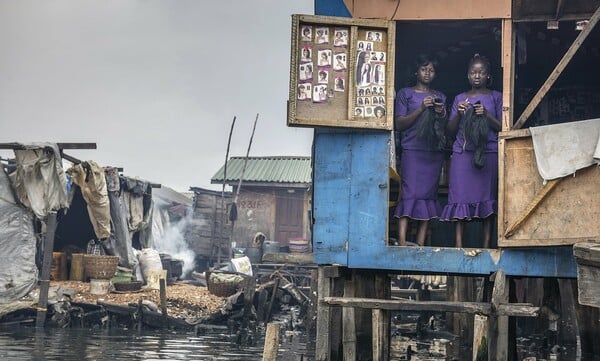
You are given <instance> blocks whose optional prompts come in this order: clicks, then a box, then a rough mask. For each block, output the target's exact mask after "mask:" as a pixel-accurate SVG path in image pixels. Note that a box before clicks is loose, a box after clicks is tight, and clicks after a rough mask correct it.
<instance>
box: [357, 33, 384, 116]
mask: <svg viewBox="0 0 600 361" xmlns="http://www.w3.org/2000/svg"><path fill="white" fill-rule="evenodd" d="M385 41H386V34H385V33H384V32H382V31H378V30H371V29H361V30H359V32H358V38H357V39H356V67H355V72H356V77H355V80H356V88H355V92H354V95H355V97H354V99H353V101H354V117H355V118H361V117H362V118H377V119H381V118H384V117H385V115H386V106H385V105H386V103H387V100H386V94H387V92H386V72H385V69H386V65H387V51H386V50H387V44H386V43H384V42H385Z"/></svg>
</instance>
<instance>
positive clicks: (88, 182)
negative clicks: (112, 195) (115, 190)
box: [68, 161, 110, 239]
mask: <svg viewBox="0 0 600 361" xmlns="http://www.w3.org/2000/svg"><path fill="white" fill-rule="evenodd" d="M68 172H69V174H70V175H71V177H72V179H73V183H75V184H77V185H78V186H79V187H80V188H81V194H82V195H83V199H85V202H86V203H87V209H88V213H89V215H90V221H91V222H92V226H94V233H95V234H96V237H97V238H98V239H105V238H108V237H110V204H109V201H108V191H107V188H106V178H105V175H104V169H102V168H101V167H100V166H99V165H98V164H96V162H94V161H88V162H84V163H80V164H75V165H74V166H72V167H71V168H70V169H69V170H68Z"/></svg>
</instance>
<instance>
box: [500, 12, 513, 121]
mask: <svg viewBox="0 0 600 361" xmlns="http://www.w3.org/2000/svg"><path fill="white" fill-rule="evenodd" d="M515 39H516V31H514V27H513V22H512V19H503V20H502V119H501V121H502V130H503V131H506V130H509V129H510V128H511V127H512V123H513V116H514V96H513V95H514V87H515V44H516V41H515Z"/></svg>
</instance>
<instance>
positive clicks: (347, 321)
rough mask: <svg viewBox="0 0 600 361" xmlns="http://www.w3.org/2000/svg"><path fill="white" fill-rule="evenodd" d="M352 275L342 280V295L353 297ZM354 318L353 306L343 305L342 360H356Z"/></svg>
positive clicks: (354, 271)
mask: <svg viewBox="0 0 600 361" xmlns="http://www.w3.org/2000/svg"><path fill="white" fill-rule="evenodd" d="M356 272H357V271H356V270H352V274H353V277H352V278H350V279H347V280H345V281H344V297H354V296H355V291H354V274H355V273H356ZM355 322H356V320H355V318H354V308H352V307H344V309H343V310H342V342H343V348H344V360H347V361H354V360H356V323H355Z"/></svg>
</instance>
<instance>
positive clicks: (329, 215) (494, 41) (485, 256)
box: [288, 0, 600, 360]
mask: <svg viewBox="0 0 600 361" xmlns="http://www.w3.org/2000/svg"><path fill="white" fill-rule="evenodd" d="M599 5H600V3H599V2H598V1H597V0H589V1H585V0H584V1H561V0H557V1H543V2H542V1H533V0H532V1H528V0H514V1H511V0H503V1H495V0H482V1H472V0H455V1H444V0H442V1H440V0H402V1H387V0H369V1H367V0H364V1H363V0H345V1H341V0H338V1H320V0H317V1H316V2H315V13H316V14H317V15H327V16H317V17H311V16H304V15H298V16H295V17H293V19H292V34H293V40H292V54H291V59H290V63H291V67H290V80H291V81H290V96H289V106H288V110H289V111H288V125H296V126H315V140H314V148H313V159H314V178H313V187H314V200H313V204H314V207H313V211H314V212H313V216H314V226H313V244H314V260H315V262H316V263H319V264H322V265H342V266H344V267H346V268H344V267H342V270H337V269H336V267H325V266H323V267H320V270H319V272H320V279H319V286H320V287H321V282H325V283H326V284H325V285H324V286H323V287H322V288H321V290H320V292H319V297H320V298H321V297H322V296H323V295H324V296H328V295H329V292H337V291H335V289H334V286H335V285H337V283H336V281H338V280H339V277H341V276H344V272H346V280H348V278H349V277H351V278H352V282H351V283H352V285H351V286H349V287H347V288H346V290H347V291H348V292H347V293H346V292H345V294H346V295H349V296H348V297H347V298H346V299H345V300H339V299H337V298H336V297H331V299H328V298H327V297H324V298H325V299H328V300H327V301H325V300H324V299H321V302H320V303H319V304H327V303H328V304H330V305H336V306H337V305H343V306H345V307H358V308H373V309H376V310H374V311H373V339H372V342H373V346H374V348H373V352H374V353H373V358H376V357H375V352H379V353H378V354H377V357H378V359H386V358H385V354H384V352H385V350H387V345H386V344H385V340H387V337H386V332H387V331H386V328H385V322H386V317H387V316H386V315H388V314H387V313H386V312H385V311H384V310H383V309H384V308H385V309H386V310H392V309H394V310H401V309H407V307H408V306H406V304H400V303H394V302H393V301H391V302H389V303H387V301H386V302H383V301H382V300H377V302H373V303H369V302H363V301H364V300H362V299H353V298H352V296H357V297H359V296H362V297H377V298H381V299H385V298H389V292H388V289H387V287H389V282H379V281H381V280H383V281H386V280H387V281H389V279H386V277H387V275H388V273H393V272H398V271H399V272H404V271H410V272H431V273H450V274H462V275H489V274H491V273H496V282H495V285H494V294H495V296H494V297H493V298H492V301H494V299H495V300H496V301H498V300H500V299H502V300H503V301H501V303H503V306H504V305H507V306H509V308H510V307H511V306H510V305H508V304H507V301H508V293H509V292H506V293H505V294H503V292H504V288H503V287H504V285H505V284H506V283H505V281H506V277H513V276H527V277H548V278H553V277H563V278H575V277H576V267H575V262H574V257H573V251H572V248H571V247H570V245H571V244H573V243H575V242H578V241H579V240H581V239H583V238H588V239H592V240H595V241H596V242H597V241H599V240H600V228H599V227H600V223H598V222H597V219H598V216H599V215H600V210H599V207H600V198H599V197H600V193H598V191H597V189H599V185H600V174H599V172H600V170H599V169H598V168H597V167H593V166H592V167H588V168H586V169H583V170H579V171H577V172H576V175H575V177H567V178H566V179H563V180H561V181H560V184H558V185H554V186H545V185H544V183H545V182H544V180H543V179H542V177H541V176H540V175H539V174H538V171H537V169H536V159H535V156H534V154H533V147H532V143H531V142H532V141H531V139H527V138H528V137H529V135H528V130H520V129H519V128H520V127H522V126H523V125H534V124H538V125H539V124H553V123H556V122H560V121H573V120H583V119H586V118H598V117H600V111H599V110H600V109H599V106H598V101H597V99H598V97H599V89H598V87H597V85H596V84H597V83H598V79H599V68H598V66H597V65H596V64H597V63H598V56H600V54H599V53H598V45H597V44H598V43H599V31H600V30H599V28H598V27H597V26H596V23H597V20H598V18H599V17H600V10H598V9H599ZM330 16H336V17H335V18H334V17H330ZM341 17H344V18H341ZM388 19H392V21H389V20H388ZM575 20H589V23H587V25H586V23H585V22H584V23H578V22H576V21H575ZM556 21H558V29H556ZM578 27H579V29H578ZM304 28H308V29H309V33H310V30H311V29H312V30H313V31H314V30H315V29H319V28H321V29H327V30H329V31H333V29H342V30H345V31H347V34H348V40H349V41H348V45H347V50H348V52H347V53H348V64H347V65H348V66H347V67H348V69H353V70H354V69H357V64H358V63H357V61H358V60H360V59H357V58H359V57H357V56H356V55H357V53H358V51H357V50H358V49H359V48H360V43H361V41H364V39H365V36H368V32H369V31H373V32H379V33H382V34H383V35H385V38H386V39H387V40H388V41H387V43H386V42H385V41H384V42H383V43H382V44H377V45H378V46H380V48H379V49H376V50H375V52H376V53H377V52H386V53H387V59H388V63H387V64H386V65H387V67H386V70H387V71H389V70H390V69H393V73H392V74H387V75H386V77H385V84H386V87H385V88H384V91H385V92H386V93H385V97H386V98H384V100H386V101H387V103H386V104H388V105H389V98H387V97H389V96H393V95H392V94H390V92H389V91H390V89H389V88H387V86H388V85H389V84H390V83H394V84H395V89H392V90H391V92H392V93H393V92H394V91H395V90H397V89H399V88H401V87H404V86H408V83H409V75H412V73H411V74H406V71H405V69H407V68H408V64H410V63H411V61H412V60H413V59H414V58H415V57H416V55H417V54H419V53H429V54H434V55H436V56H437V57H438V58H439V59H440V66H439V71H438V77H437V78H436V83H435V87H436V89H439V90H441V91H442V92H444V93H446V95H447V96H448V97H449V99H452V98H453V97H454V96H455V95H456V94H458V93H459V92H461V91H464V90H466V88H467V87H468V84H467V82H466V79H465V78H466V77H465V74H466V68H467V62H468V59H469V58H470V57H471V56H472V55H473V54H474V53H480V54H484V55H486V56H487V57H488V58H490V60H491V62H492V64H493V67H494V68H495V69H494V71H493V78H494V85H493V86H492V88H495V89H497V90H501V92H502V95H503V100H502V102H503V116H502V119H501V120H502V130H503V133H502V134H501V140H500V143H499V147H500V148H499V164H500V167H499V183H500V184H499V188H500V189H499V210H498V224H497V228H498V229H497V233H498V237H497V243H498V245H499V246H500V247H501V248H500V249H478V248H473V249H456V248H443V247H437V246H447V245H451V244H453V242H452V241H453V240H452V239H449V238H452V234H453V232H452V228H449V229H444V228H443V225H441V226H440V230H441V232H438V233H436V234H434V235H433V239H432V245H434V246H436V247H435V248H433V247H395V246H392V245H391V244H390V243H389V239H390V235H391V234H392V232H393V231H394V228H395V225H394V224H393V223H392V222H391V221H392V219H390V217H389V214H390V208H389V200H390V191H391V189H390V181H389V168H390V166H392V167H393V164H391V163H390V162H389V159H390V157H389V155H390V147H389V144H390V142H391V135H390V133H389V132H387V131H386V129H388V130H391V129H392V127H386V126H387V125H389V123H386V122H385V119H383V120H382V119H380V118H376V117H373V116H371V117H365V116H364V114H366V113H365V110H367V107H363V108H361V107H360V103H359V102H358V100H359V99H360V98H359V97H360V93H359V92H358V91H359V90H360V89H359V87H357V86H356V83H357V79H354V76H355V72H354V71H349V72H347V73H345V75H344V76H345V78H344V79H345V80H346V84H347V85H348V87H347V88H346V90H345V92H341V93H335V92H334V94H333V99H329V98H326V99H324V100H321V99H320V98H318V97H317V98H316V101H315V98H310V99H308V100H306V95H302V94H301V92H300V89H306V88H307V83H308V84H310V85H312V86H313V87H319V88H320V87H322V85H320V84H319V83H318V80H317V79H316V78H309V79H308V81H307V79H303V78H302V75H303V74H302V72H301V71H302V64H303V62H302V52H301V50H302V44H303V42H302V41H307V40H302V39H301V35H300V32H301V30H303V29H304ZM312 39H314V38H310V40H309V41H311V40H312ZM331 41H333V38H330V39H329V41H322V42H321V43H317V42H314V41H313V43H314V44H311V45H312V47H311V49H312V50H313V53H318V52H325V53H327V50H328V48H329V47H330V46H331V45H330V44H331ZM395 49H397V50H398V51H397V52H396V51H395ZM312 60H313V61H316V58H313V59H312ZM305 69H306V67H305ZM582 69H585V72H582V71H581V70H582ZM436 70H438V69H436ZM413 73H414V72H413ZM559 75H560V76H559ZM555 83H556V84H555ZM553 85H554V87H553ZM331 86H335V84H333V83H332V82H329V83H328V84H327V87H331ZM549 89H554V90H553V93H550V94H548V93H547V92H548V90H549ZM561 93H562V94H561ZM579 95H580V96H579ZM544 103H545V104H546V105H544ZM357 108H360V111H357V110H359V109H357ZM388 110H389V109H388ZM386 114H388V115H389V111H388V112H387V113H386ZM526 121H529V124H525V122H526ZM333 128H335V129H333ZM378 129H380V130H378ZM511 143H512V144H511ZM392 159H393V157H392ZM552 188H553V189H552ZM443 198H444V195H443V193H442V194H440V199H442V200H443ZM392 199H393V198H392ZM476 225H477V223H475V224H473V223H471V224H468V225H467V227H468V228H471V229H473V228H475V227H473V226H476ZM511 228H512V229H511ZM509 231H510V232H509ZM511 232H512V233H511ZM477 233H479V232H474V233H473V234H477ZM467 237H469V236H467ZM470 238H471V237H470ZM480 241H481V240H480V239H476V238H475V239H472V243H471V245H472V246H476V245H478V244H481V243H482V242H480ZM559 245H567V247H560V246H559ZM531 246H536V247H531ZM365 270H373V271H372V272H368V271H365ZM369 277H371V278H369ZM360 278H362V279H363V280H364V279H368V280H371V281H373V278H374V282H372V283H373V284H371V285H368V286H367V285H365V284H366V282H364V283H363V284H360V285H359V284H358V282H357V281H356V280H357V279H360ZM342 279H343V277H342ZM369 287H370V288H369ZM363 288H368V289H369V290H370V291H368V292H366V293H365V292H364V290H363ZM373 288H375V289H374V290H373ZM358 290H360V291H361V292H360V294H358V293H356V292H357V291H358ZM548 290H549V289H547V290H546V291H548ZM561 290H562V291H565V288H561ZM566 298H568V292H567V297H566ZM379 301H382V302H379ZM505 303H506V304H505ZM446 306H448V305H446ZM446 306H444V307H446ZM496 306H498V304H496ZM496 306H494V307H496ZM414 307H415V308H416V307H420V308H421V309H423V308H425V307H430V305H429V306H428V305H425V304H420V305H414ZM439 309H444V310H446V311H447V310H448V309H447V308H442V307H440V308H439ZM512 309H513V310H514V308H512ZM330 311H331V312H332V313H329V312H330ZM376 311H377V312H376ZM319 312H320V316H321V315H322V316H324V317H321V318H320V319H321V320H324V321H323V322H325V323H326V324H325V325H324V327H323V330H324V332H327V334H329V335H331V334H334V333H335V332H336V331H338V330H339V329H337V328H336V329H333V328H334V327H337V326H338V325H339V324H337V323H335V322H336V321H332V322H334V323H332V324H330V323H328V320H331V319H328V316H329V315H332V314H333V308H332V309H331V310H330V309H327V308H326V307H325V308H324V309H322V310H319ZM459 312H465V309H462V310H461V311H459ZM466 312H469V311H466ZM511 312H512V311H511ZM484 313H485V312H484ZM513 315H514V314H513ZM499 316H500V315H499V314H497V313H496V314H494V312H492V313H490V314H489V317H491V318H492V319H497V318H496V317H499ZM571 319H573V318H571ZM387 321H389V319H387ZM375 322H377V323H375ZM356 324H357V325H358V324H359V323H358V322H357V323H356ZM321 326H323V325H321ZM329 326H331V327H332V329H329ZM345 326H346V323H344V331H345V330H346V327H345ZM319 328H320V326H319V325H318V329H319ZM352 329H354V328H352ZM464 329H472V327H471V325H469V326H467V327H465V328H464ZM505 331H506V330H504V331H502V330H500V329H499V328H497V329H496V330H495V331H494V332H499V334H504V336H506V333H505ZM317 334H318V336H317V340H320V338H319V333H318V332H317ZM376 336H380V337H379V338H377V337H376ZM344 337H345V338H346V336H344ZM347 339H348V340H351V339H353V337H352V336H350V337H347ZM382 340H383V341H382ZM330 341H331V342H335V340H333V339H330V340H328V339H327V337H323V341H322V343H321V342H320V341H318V344H317V359H322V360H326V359H336V357H335V356H336V355H338V354H339V352H340V350H341V349H342V347H343V348H344V353H345V351H346V347H348V349H349V350H350V349H352V347H353V345H352V344H351V342H350V343H348V344H346V343H344V345H339V344H333V343H330ZM361 341H362V340H361ZM368 341H369V340H367V342H368ZM504 341H506V339H505V340H504ZM504 341H501V340H500V339H498V338H496V337H495V336H494V337H492V338H490V339H488V345H490V353H489V356H490V359H498V360H505V359H507V346H506V344H503V346H502V345H501V344H502V343H503V342H504ZM588 341H589V340H588ZM497 342H498V343H497ZM366 344H367V343H365V345H366ZM587 345H588V347H589V345H590V343H589V342H587ZM337 346H339V348H336V347H337ZM382 350H383V351H382ZM496 352H498V353H496Z"/></svg>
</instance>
